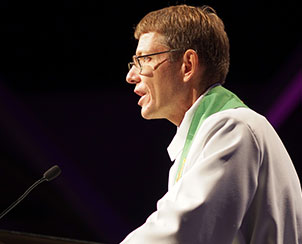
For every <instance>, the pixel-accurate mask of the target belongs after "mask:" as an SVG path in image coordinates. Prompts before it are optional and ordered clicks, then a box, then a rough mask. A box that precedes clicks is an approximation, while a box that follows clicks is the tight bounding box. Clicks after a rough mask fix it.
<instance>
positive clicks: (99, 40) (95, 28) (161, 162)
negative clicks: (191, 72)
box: [0, 0, 302, 243]
mask: <svg viewBox="0 0 302 244" xmlns="http://www.w3.org/2000/svg"><path fill="white" fill-rule="evenodd" d="M175 3H178V4H179V3H187V4H192V5H197V6H198V5H199V6H200V5H203V4H208V5H210V6H212V7H214V8H215V9H216V11H217V12H218V15H219V16H220V17H221V18H222V19H223V21H224V23H225V26H226V30H227V33H228V35H229V39H230V43H231V67H230V73H229V75H228V78H227V83H226V87H227V88H229V89H231V90H232V91H234V92H235V93H237V95H239V96H240V97H241V98H242V99H243V100H244V102H245V103H246V104H247V105H248V106H249V107H251V108H253V109H254V110H256V111H257V112H259V113H261V114H263V115H265V116H267V117H268V119H269V120H270V121H271V122H272V124H273V126H274V127H275V128H276V130H277V132H278V134H279V135H280V137H281V139H282V140H283V142H284V144H285V146H286V147H287V149H288V152H289V154H290V155H291V157H292V159H293V162H294V164H295V167H296V169H297V172H298V174H299V176H300V179H301V178H302V177H301V175H302V174H301V169H302V157H301V148H302V147H301V146H302V145H301V121H302V120H301V100H302V88H301V83H302V81H301V77H302V74H301V42H300V41H301V40H300V35H301V28H300V27H301V25H300V20H301V19H300V17H299V15H298V6H297V3H295V2H291V1H286V2H284V1H282V2H281V1H263V2H257V1H235V0H232V1H218V0H217V1H214V0H213V1H123V2H118V1H107V2H105V1H89V0H86V1H79V0H74V1H72V0H69V1H67V0H65V1H63V0H60V1H47V0H46V1H14V0H10V1H8V0H6V1H4V0H2V1H1V2H0V10H1V14H0V33H1V35H0V62H1V63H0V164H1V168H0V184H1V187H0V189H1V192H0V194H1V201H0V208H1V209H2V210H4V209H5V208H6V207H7V206H8V205H10V204H11V203H12V202H13V201H14V200H15V199H17V198H18V197H19V196H20V195H21V194H22V193H23V192H24V191H25V189H26V188H27V187H29V186H30V185H31V184H32V183H33V182H34V181H35V180H37V179H38V178H40V177H41V175H42V174H43V172H44V171H45V170H47V169H48V168H49V167H51V166H52V165H53V164H58V165H59V166H60V167H61V168H62V175H61V176H60V177H59V178H58V179H56V180H55V181H53V182H49V183H43V185H40V186H39V187H38V189H35V190H34V191H33V192H32V193H31V194H30V196H29V197H28V198H26V199H25V200H24V201H23V202H22V203H21V204H20V205H18V206H17V207H16V208H15V209H14V210H13V211H12V212H10V213H9V214H8V215H7V216H5V217H4V218H3V219H2V220H1V221H0V229H8V230H16V231H22V232H30V233H39V234H45V235H52V236H60V237H68V238H74V239H82V240H90V241H98V242H106V243H117V242H119V241H121V240H122V239H123V238H124V237H125V236H126V235H127V234H128V233H129V232H130V231H131V230H133V229H134V228H136V227H138V226H139V225H141V224H143V222H144V221H145V219H146V218H147V217H148V216H149V214H151V212H152V211H154V210H155V207H156V201H157V200H158V199H159V198H161V197H162V196H163V195H164V193H165V192H166V191H167V178H168V171H169V168H170V166H171V162H170V160H169V157H168V154H167V152H166V148H167V146H168V145H169V143H170V141H171V140H172V138H173V136H174V133H175V127H174V126H173V125H172V124H170V123H169V122H167V121H164V120H154V121H146V120H144V119H142V118H141V117H140V108H139V106H137V101H138V96H137V95H135V94H134V93H133V89H134V87H132V86H131V85H129V84H127V83H126V82H125V76H126V73H127V62H128V61H130V59H131V56H132V55H133V54H134V52H135V48H136V44H137V43H136V41H135V40H134V38H133V27H134V26H135V25H136V24H137V23H138V21H139V20H140V19H141V18H142V17H143V16H144V15H145V14H147V13H148V12H149V11H151V10H156V9H159V8H162V7H166V6H169V5H174V4H175ZM299 26H300V27H299ZM295 82H296V83H295ZM2 210H0V211H2Z"/></svg>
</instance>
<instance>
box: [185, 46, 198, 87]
mask: <svg viewBox="0 0 302 244" xmlns="http://www.w3.org/2000/svg"><path fill="white" fill-rule="evenodd" d="M198 66H199V60H198V55H197V53H196V51H194V50H193V49H188V50H187V51H186V52H185V53H184V55H183V63H182V72H183V81H184V82H188V81H189V80H191V79H192V77H193V76H194V75H195V74H196V72H197V69H198Z"/></svg>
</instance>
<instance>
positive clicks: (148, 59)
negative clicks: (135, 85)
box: [142, 56, 152, 63]
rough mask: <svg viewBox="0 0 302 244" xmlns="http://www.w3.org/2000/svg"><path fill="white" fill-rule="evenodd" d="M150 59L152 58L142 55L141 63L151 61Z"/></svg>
mask: <svg viewBox="0 0 302 244" xmlns="http://www.w3.org/2000/svg"><path fill="white" fill-rule="evenodd" d="M151 59H152V58H151V57H149V56H147V57H143V58H142V61H143V63H148V62H150V61H151Z"/></svg>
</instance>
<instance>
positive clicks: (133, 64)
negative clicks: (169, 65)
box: [128, 48, 182, 73]
mask: <svg viewBox="0 0 302 244" xmlns="http://www.w3.org/2000/svg"><path fill="white" fill-rule="evenodd" d="M180 50H182V49H181V48H176V49H170V50H166V51H161V52H156V53H151V54H145V55H140V56H137V55H134V56H133V61H132V62H129V63H128V69H129V71H130V70H131V68H132V67H133V66H135V67H136V65H135V61H134V59H136V60H137V63H138V65H139V67H136V68H139V73H141V72H142V70H143V66H142V65H141V63H140V61H139V59H140V58H146V57H149V56H154V55H159V54H163V53H170V52H175V51H180Z"/></svg>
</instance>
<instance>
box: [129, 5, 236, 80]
mask: <svg viewBox="0 0 302 244" xmlns="http://www.w3.org/2000/svg"><path fill="white" fill-rule="evenodd" d="M148 32H158V33H160V34H162V35H164V36H165V39H166V45H168V46H169V47H170V48H171V49H176V48H181V49H184V51H185V50H187V49H194V50H195V51H196V52H197V54H198V57H199V58H200V60H201V63H202V64H203V65H204V66H205V67H206V72H205V77H204V82H207V84H212V83H216V82H219V83H221V84H223V83H224V82H225V78H226V75H227V73H228V70H229V59H230V58H229V39H228V37H227V34H226V32H225V30H224V24H223V22H222V20H221V19H220V18H219V17H218V16H217V14H216V11H215V10H214V9H213V8H211V7H209V6H202V7H193V6H187V5H177V6H171V7H167V8H163V9H160V10H157V11H153V12H150V13H148V14H147V15H146V16H145V17H144V18H143V19H142V20H141V21H140V22H139V24H138V25H137V26H136V29H135V33H134V36H135V38H136V39H139V38H140V36H141V35H142V34H144V33H148Z"/></svg>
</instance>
